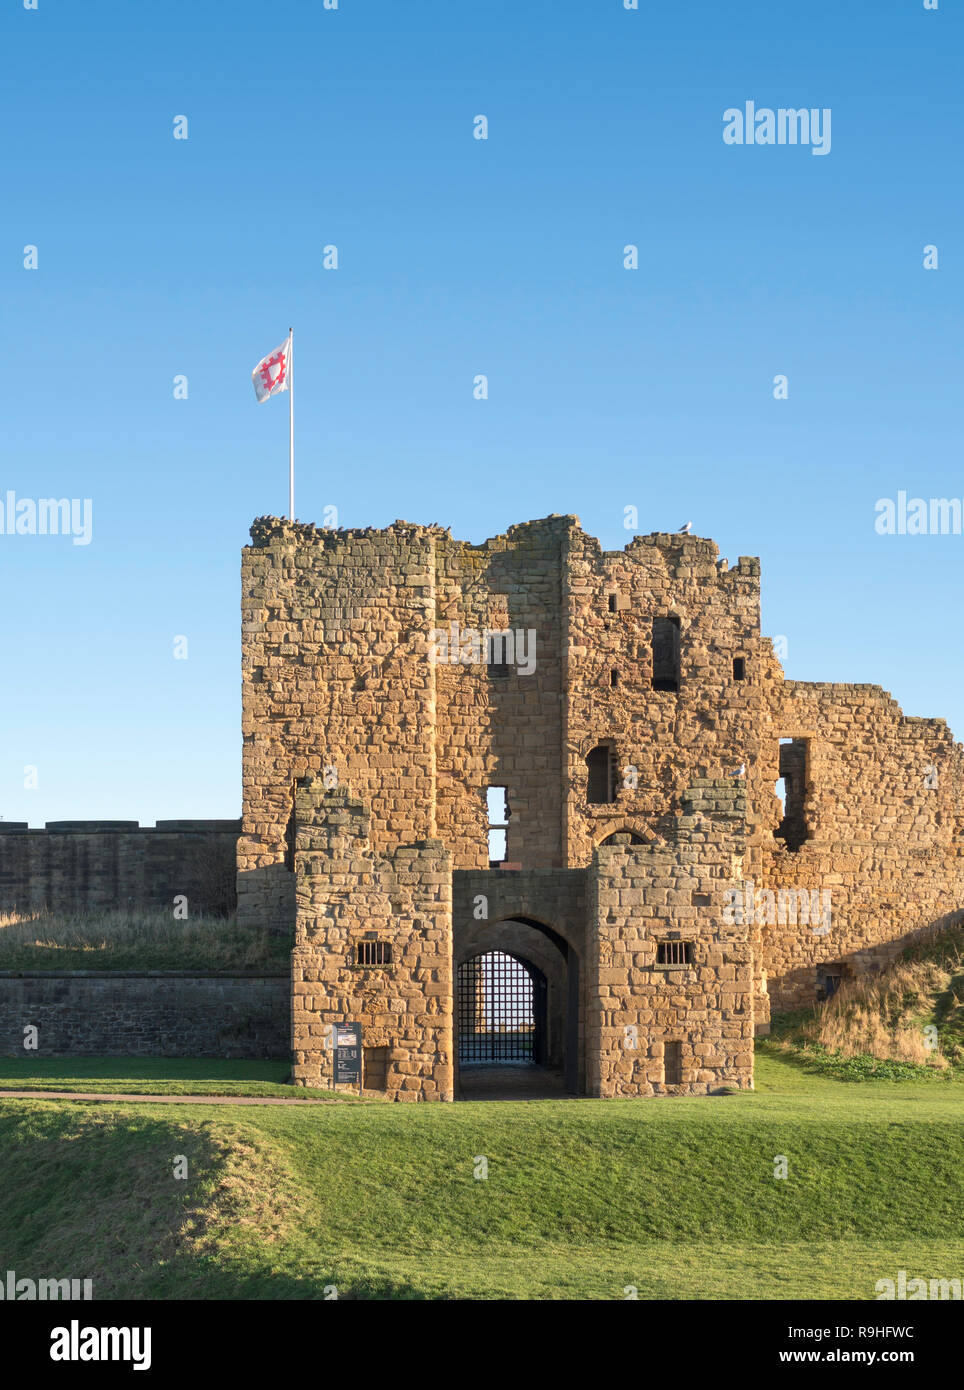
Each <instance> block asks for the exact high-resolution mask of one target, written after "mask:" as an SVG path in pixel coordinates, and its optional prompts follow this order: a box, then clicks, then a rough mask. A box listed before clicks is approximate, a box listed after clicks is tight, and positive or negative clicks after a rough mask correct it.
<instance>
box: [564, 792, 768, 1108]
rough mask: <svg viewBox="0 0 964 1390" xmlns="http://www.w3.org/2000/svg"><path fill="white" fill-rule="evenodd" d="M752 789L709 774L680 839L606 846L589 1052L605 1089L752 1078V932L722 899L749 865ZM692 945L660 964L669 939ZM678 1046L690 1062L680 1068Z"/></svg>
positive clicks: (700, 1090) (595, 915)
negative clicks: (746, 825)
mask: <svg viewBox="0 0 964 1390" xmlns="http://www.w3.org/2000/svg"><path fill="white" fill-rule="evenodd" d="M744 812H745V800H744V789H743V786H742V783H741V782H740V781H739V780H737V779H703V780H702V781H700V782H697V783H695V784H694V785H693V787H692V788H691V790H690V791H689V792H688V793H687V800H686V801H685V803H684V814H683V815H681V816H679V817H678V818H677V819H676V822H675V824H674V827H673V834H672V840H671V842H670V843H666V844H663V845H643V846H634V845H630V844H615V845H605V846H602V847H600V848H599V849H597V850H596V853H595V856H594V859H593V865H592V868H591V870H590V873H589V894H590V931H589V952H588V955H589V962H588V965H589V969H588V974H589V979H590V981H591V982H592V985H591V988H592V996H593V997H592V999H591V1002H590V1005H589V1010H588V1037H587V1040H586V1055H587V1058H588V1062H589V1091H590V1094H592V1095H596V1096H603V1097H608V1096H637V1095H644V1096H648V1095H705V1094H707V1093H708V1092H710V1091H713V1090H716V1089H719V1088H721V1087H731V1088H733V1089H749V1088H751V1087H752V1085H753V1036H754V1022H753V964H752V947H751V944H750V940H749V932H748V930H747V928H746V927H744V926H740V925H734V926H726V925H723V923H722V922H721V914H720V908H719V904H720V901H721V899H722V898H723V895H724V893H725V892H726V890H727V888H728V887H730V886H732V884H733V883H734V882H735V881H736V880H737V878H738V876H739V872H740V869H741V867H742V851H743V816H744ZM660 942H666V943H669V944H670V946H671V947H672V946H673V945H676V946H679V947H683V946H688V948H689V950H690V952H691V963H689V964H687V965H685V966H683V967H682V968H680V967H678V966H672V965H669V966H667V965H664V966H662V967H661V966H660V964H659V960H658V955H659V949H658V948H659V944H660ZM671 1049H678V1058H679V1066H680V1070H679V1073H678V1075H676V1076H674V1075H673V1074H672V1071H671V1069H670V1062H669V1059H670V1052H671Z"/></svg>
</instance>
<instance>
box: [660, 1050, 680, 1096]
mask: <svg viewBox="0 0 964 1390" xmlns="http://www.w3.org/2000/svg"><path fill="white" fill-rule="evenodd" d="M663 1084H664V1085H665V1086H682V1084H683V1044H682V1043H681V1042H664V1043H663Z"/></svg>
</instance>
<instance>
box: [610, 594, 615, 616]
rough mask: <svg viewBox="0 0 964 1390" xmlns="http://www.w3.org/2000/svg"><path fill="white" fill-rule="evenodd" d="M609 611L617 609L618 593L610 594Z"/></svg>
mask: <svg viewBox="0 0 964 1390" xmlns="http://www.w3.org/2000/svg"><path fill="white" fill-rule="evenodd" d="M609 611H610V613H615V611H616V595H615V594H610V595H609Z"/></svg>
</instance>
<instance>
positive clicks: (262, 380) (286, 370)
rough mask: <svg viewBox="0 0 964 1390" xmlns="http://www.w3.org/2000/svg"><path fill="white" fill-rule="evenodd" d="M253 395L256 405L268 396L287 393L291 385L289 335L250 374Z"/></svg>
mask: <svg viewBox="0 0 964 1390" xmlns="http://www.w3.org/2000/svg"><path fill="white" fill-rule="evenodd" d="M251 380H252V381H253V382H254V394H255V395H256V396H257V398H258V404H259V405H260V404H261V402H262V401H266V400H267V399H268V397H269V396H277V395H279V394H280V392H282V391H287V390H288V389H289V387H290V384H291V335H290V334H289V335H288V337H287V338H286V339H285V341H284V342H283V343H282V344H281V346H280V347H279V348H275V350H274V352H269V353H268V355H267V357H262V359H261V361H260V362H259V363H258V365H257V366H256V367H255V369H254V371H253V372H252V373H251Z"/></svg>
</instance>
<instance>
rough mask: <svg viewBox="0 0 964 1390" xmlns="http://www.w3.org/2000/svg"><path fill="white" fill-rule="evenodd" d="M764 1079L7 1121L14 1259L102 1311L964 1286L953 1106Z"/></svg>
mask: <svg viewBox="0 0 964 1390" xmlns="http://www.w3.org/2000/svg"><path fill="white" fill-rule="evenodd" d="M762 1071H763V1073H765V1074H767V1075H768V1076H769V1080H766V1079H764V1089H763V1090H762V1091H760V1092H758V1093H755V1094H748V1093H744V1094H740V1095H735V1096H731V1097H727V1098H722V1099H708V1098H693V1099H690V1098H675V1099H665V1100H640V1101H593V1100H572V1101H539V1102H529V1103H523V1102H506V1103H500V1104H460V1105H421V1106H388V1105H377V1104H355V1105H332V1106H320V1107H310V1108H309V1107H300V1106H299V1107H291V1108H283V1109H278V1108H257V1107H249V1108H246V1109H244V1110H243V1111H242V1110H240V1109H237V1110H236V1109H234V1108H233V1107H223V1108H219V1109H218V1110H217V1111H216V1112H215V1111H213V1110H211V1109H207V1110H206V1109H204V1108H203V1107H201V1106H185V1107H183V1108H181V1107H178V1108H177V1110H176V1111H175V1110H173V1109H171V1108H167V1107H164V1108H162V1107H160V1106H151V1105H149V1104H143V1105H141V1104H132V1105H128V1106H125V1107H120V1106H114V1105H111V1104H109V1103H97V1104H77V1105H70V1104H67V1103H64V1102H59V1101H58V1102H39V1101H7V1102H0V1145H2V1150H3V1153H4V1156H5V1164H4V1168H5V1174H4V1175H5V1182H4V1183H3V1184H2V1185H0V1265H2V1266H3V1267H4V1268H11V1269H15V1270H17V1271H18V1272H20V1273H22V1274H28V1275H38V1276H44V1275H60V1276H61V1277H63V1276H68V1275H69V1276H73V1277H91V1278H93V1280H94V1294H95V1298H106V1297H110V1296H124V1297H138V1298H150V1297H162V1298H192V1299H194V1298H324V1297H326V1296H329V1297H330V1296H331V1292H332V1290H337V1294H338V1296H339V1297H341V1298H346V1297H347V1298H402V1299H426V1298H472V1299H489V1298H536V1299H545V1298H550V1299H551V1298H566V1297H571V1298H592V1299H595V1298H601V1299H606V1298H609V1299H612V1298H616V1299H622V1298H625V1297H627V1296H630V1295H628V1294H627V1290H629V1291H631V1290H635V1291H636V1293H637V1295H638V1297H640V1298H649V1297H676V1298H680V1297H682V1298H686V1297H695V1298H707V1299H737V1298H775V1297H802V1298H817V1297H831V1298H853V1299H872V1298H873V1297H874V1292H875V1290H874V1284H875V1281H876V1280H878V1279H882V1278H887V1277H889V1278H894V1277H895V1275H896V1271H897V1270H898V1269H906V1270H907V1271H908V1272H909V1275H910V1276H911V1277H913V1276H915V1275H918V1274H920V1275H923V1276H925V1277H960V1276H961V1274H962V1272H964V1222H962V1217H961V1212H962V1211H964V1169H962V1165H961V1163H960V1154H961V1144H960V1114H961V1103H960V1100H959V1099H958V1093H957V1092H956V1089H955V1088H943V1087H941V1088H934V1087H933V1086H922V1085H913V1084H911V1085H909V1086H908V1085H904V1086H892V1085H888V1084H886V1083H882V1084H880V1085H879V1086H877V1087H865V1088H861V1090H860V1091H859V1092H856V1093H855V1092H854V1090H853V1088H852V1087H847V1086H842V1085H840V1084H839V1083H835V1082H831V1081H827V1080H821V1079H819V1078H817V1079H808V1078H806V1076H805V1075H803V1074H802V1073H801V1071H800V1069H799V1067H794V1066H793V1065H792V1063H790V1062H788V1061H787V1060H786V1059H781V1060H779V1061H776V1062H774V1063H772V1064H770V1063H767V1062H764V1065H763V1067H762ZM784 1073H786V1074H787V1076H791V1075H792V1081H791V1083H790V1084H784ZM179 1155H180V1156H183V1158H184V1159H186V1160H187V1165H188V1176H187V1178H186V1179H183V1180H179V1179H177V1178H175V1176H174V1164H175V1161H176V1160H177V1158H178V1156H179ZM482 1160H484V1163H483V1162H482ZM784 1160H785V1164H786V1167H785V1171H786V1174H787V1176H786V1177H785V1178H781V1177H778V1176H776V1174H777V1173H778V1172H779V1171H781V1170H782V1164H783V1161H784ZM483 1173H485V1174H486V1175H485V1176H481V1174H483ZM922 1193H926V1194H927V1197H926V1201H922V1200H921V1194H922ZM4 1261H5V1264H4ZM326 1291H327V1294H326Z"/></svg>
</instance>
